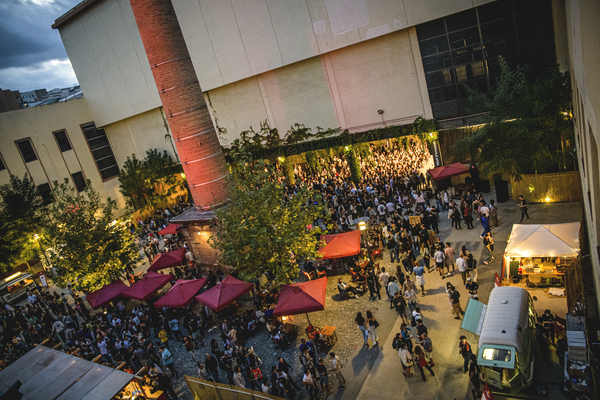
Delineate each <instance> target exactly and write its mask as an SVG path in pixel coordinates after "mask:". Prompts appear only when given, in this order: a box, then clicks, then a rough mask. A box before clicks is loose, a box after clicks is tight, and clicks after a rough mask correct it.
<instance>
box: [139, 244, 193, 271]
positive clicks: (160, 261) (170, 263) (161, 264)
mask: <svg viewBox="0 0 600 400" xmlns="http://www.w3.org/2000/svg"><path fill="white" fill-rule="evenodd" d="M184 258H185V247H183V248H181V249H177V250H173V251H169V252H167V253H160V254H159V255H157V256H156V257H154V260H153V261H152V265H151V266H150V268H148V271H158V270H161V269H165V268H170V267H175V266H177V265H179V264H181V263H182V262H183V259H184Z"/></svg>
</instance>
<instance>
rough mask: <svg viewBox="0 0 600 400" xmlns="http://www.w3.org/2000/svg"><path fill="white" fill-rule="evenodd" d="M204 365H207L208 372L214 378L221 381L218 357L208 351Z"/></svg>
mask: <svg viewBox="0 0 600 400" xmlns="http://www.w3.org/2000/svg"><path fill="white" fill-rule="evenodd" d="M204 365H206V369H208V373H209V374H210V376H212V378H213V380H214V381H215V382H219V362H218V361H217V359H216V358H214V357H213V356H211V355H210V353H206V360H205V361H204Z"/></svg>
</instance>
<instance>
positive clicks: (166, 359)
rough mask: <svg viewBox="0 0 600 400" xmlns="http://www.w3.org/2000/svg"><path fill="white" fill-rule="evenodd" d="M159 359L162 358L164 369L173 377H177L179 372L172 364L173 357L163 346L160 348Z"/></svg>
mask: <svg viewBox="0 0 600 400" xmlns="http://www.w3.org/2000/svg"><path fill="white" fill-rule="evenodd" d="M159 351H160V357H161V358H162V362H163V365H164V366H165V368H167V369H169V370H170V371H171V372H172V373H173V375H174V376H175V377H177V378H178V377H179V375H180V374H179V372H178V371H177V369H175V364H174V363H173V355H172V354H171V352H170V351H169V349H167V348H166V347H165V346H160V350H159Z"/></svg>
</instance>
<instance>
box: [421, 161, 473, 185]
mask: <svg viewBox="0 0 600 400" xmlns="http://www.w3.org/2000/svg"><path fill="white" fill-rule="evenodd" d="M427 172H429V175H431V176H432V177H433V179H435V180H436V181H441V180H443V179H446V178H450V177H452V176H456V175H462V174H467V173H469V172H470V171H469V168H468V167H466V166H465V165H463V164H461V163H458V162H457V163H454V164H448V165H444V166H443V167H437V168H432V169H430V170H429V171H427Z"/></svg>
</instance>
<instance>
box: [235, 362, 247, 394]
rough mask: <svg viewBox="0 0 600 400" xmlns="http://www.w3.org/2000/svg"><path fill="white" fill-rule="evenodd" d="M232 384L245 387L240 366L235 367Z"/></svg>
mask: <svg viewBox="0 0 600 400" xmlns="http://www.w3.org/2000/svg"><path fill="white" fill-rule="evenodd" d="M233 384H234V386H237V387H241V388H244V389H245V388H246V381H245V380H244V376H243V375H242V368H240V367H239V366H238V367H235V372H234V373H233Z"/></svg>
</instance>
